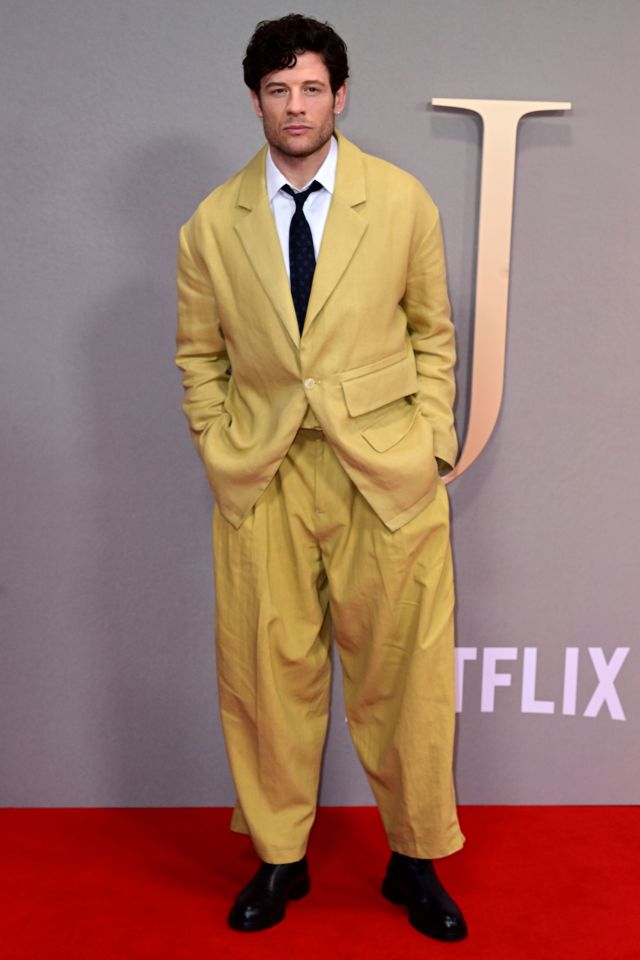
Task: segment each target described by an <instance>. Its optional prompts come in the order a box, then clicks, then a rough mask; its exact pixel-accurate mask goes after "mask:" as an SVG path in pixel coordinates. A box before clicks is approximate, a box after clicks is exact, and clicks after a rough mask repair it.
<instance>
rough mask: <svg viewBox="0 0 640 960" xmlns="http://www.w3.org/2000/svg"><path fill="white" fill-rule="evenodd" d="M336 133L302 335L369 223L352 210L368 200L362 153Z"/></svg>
mask: <svg viewBox="0 0 640 960" xmlns="http://www.w3.org/2000/svg"><path fill="white" fill-rule="evenodd" d="M336 136H337V138H338V167H337V170H336V184H335V189H334V193H333V200H332V201H331V207H330V209H329V216H328V217H327V224H326V226H325V229H324V234H323V237H322V244H321V246H320V253H319V255H318V262H317V264H316V269H315V273H314V275H313V286H312V287H311V296H310V298H309V306H308V308H307V316H306V319H305V322H304V330H303V335H304V333H305V332H306V331H307V330H308V328H309V327H310V326H311V324H312V323H313V321H314V320H315V318H316V317H317V315H318V314H319V313H320V311H321V310H322V308H323V306H324V305H325V303H326V302H327V300H328V299H329V297H330V296H331V294H332V293H333V291H334V289H335V287H336V286H337V284H338V281H339V280H340V278H341V277H342V275H343V273H344V272H345V270H346V269H347V267H348V266H349V263H350V261H351V259H352V257H353V255H354V253H355V252H356V250H357V249H358V246H359V245H360V241H361V240H362V238H363V236H364V234H365V232H366V229H367V226H368V223H367V221H366V220H365V218H364V216H363V215H362V213H360V212H358V211H357V210H356V209H355V208H356V207H358V206H359V205H360V204H363V203H365V201H366V199H367V195H366V190H365V181H364V170H363V164H362V155H361V153H360V150H359V149H358V148H357V147H356V146H354V144H352V143H350V142H349V141H348V140H346V139H345V137H343V136H342V135H341V134H340V133H337V134H336Z"/></svg>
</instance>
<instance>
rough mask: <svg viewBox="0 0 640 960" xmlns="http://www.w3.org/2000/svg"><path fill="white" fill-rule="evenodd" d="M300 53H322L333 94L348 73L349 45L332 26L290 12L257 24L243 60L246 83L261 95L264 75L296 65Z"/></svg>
mask: <svg viewBox="0 0 640 960" xmlns="http://www.w3.org/2000/svg"><path fill="white" fill-rule="evenodd" d="M298 53H318V54H320V56H321V57H322V59H323V60H324V62H325V65H326V67H327V70H328V71H329V82H330V83H331V90H332V92H333V93H334V94H335V92H336V91H337V90H338V89H339V88H340V87H341V86H342V84H343V83H344V82H345V80H346V79H347V77H348V76H349V62H348V60H347V46H346V44H345V42H344V40H342V39H341V38H340V37H339V36H338V34H337V33H336V32H335V30H334V29H333V27H332V26H331V25H330V24H328V23H321V22H320V21H319V20H314V19H313V17H303V16H302V15H301V14H299V13H290V14H288V15H287V16H286V17H281V18H280V19H279V20H261V21H260V23H259V24H258V25H257V27H256V29H255V30H254V32H253V36H252V37H251V40H250V41H249V45H248V47H247V53H246V56H245V58H244V60H243V61H242V67H243V70H244V82H245V83H246V85H247V86H248V87H249V89H250V90H253V92H254V93H257V94H259V93H260V81H261V80H262V78H263V77H264V76H266V74H268V73H273V71H274V70H284V69H285V68H286V67H294V66H295V64H296V54H298Z"/></svg>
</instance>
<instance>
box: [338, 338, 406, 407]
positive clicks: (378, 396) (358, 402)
mask: <svg viewBox="0 0 640 960" xmlns="http://www.w3.org/2000/svg"><path fill="white" fill-rule="evenodd" d="M381 363H384V364H385V365H384V366H381ZM341 380H342V389H343V391H344V399H345V403H346V404H347V409H348V411H349V413H350V414H351V416H352V417H359V416H360V414H362V413H368V412H369V411H370V410H377V409H378V407H384V405H385V404H387V403H392V402H393V401H394V400H399V399H400V398H401V397H406V396H409V395H410V394H412V393H416V391H417V389H418V377H417V374H416V365H415V361H414V360H413V358H412V357H409V356H407V354H406V353H405V352H404V351H402V353H399V354H394V356H392V357H388V358H386V359H385V360H384V361H376V362H375V363H371V364H367V366H366V367H360V368H359V369H358V370H350V371H349V372H347V373H345V374H343V375H342V377H341Z"/></svg>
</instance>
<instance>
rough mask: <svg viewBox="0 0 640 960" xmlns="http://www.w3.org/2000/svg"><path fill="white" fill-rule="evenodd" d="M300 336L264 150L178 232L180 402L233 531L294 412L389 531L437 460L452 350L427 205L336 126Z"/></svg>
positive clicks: (268, 472)
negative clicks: (330, 186)
mask: <svg viewBox="0 0 640 960" xmlns="http://www.w3.org/2000/svg"><path fill="white" fill-rule="evenodd" d="M337 137H338V165H337V171H336V183H335V191H334V196H333V200H332V203H331V208H330V211H329V216H328V218H327V223H326V227H325V231H324V235H323V239H322V244H321V247H320V253H319V256H318V260H317V263H316V269H315V274H314V278H313V286H312V290H311V296H310V299H309V305H308V308H307V315H306V320H305V325H304V330H303V332H302V334H301V333H300V330H299V329H298V323H297V319H296V314H295V310H294V307H293V301H292V298H291V291H290V288H289V280H288V277H287V273H286V269H285V266H284V263H283V259H282V255H281V252H280V245H279V242H278V236H277V232H276V229H275V224H274V221H273V215H272V212H271V208H270V204H269V200H268V198H267V194H266V189H265V153H266V147H265V148H263V150H262V151H261V152H260V153H259V154H258V155H257V156H256V157H254V159H253V160H252V161H251V162H250V163H249V165H248V166H247V167H246V168H245V169H244V170H243V171H241V172H240V173H239V174H237V175H236V176H234V177H232V178H231V179H230V180H228V181H227V182H226V183H224V184H223V185H222V186H220V187H218V188H217V189H216V190H214V191H213V193H212V194H210V195H209V197H207V198H206V199H205V200H204V201H203V202H202V204H201V205H200V206H199V207H198V209H197V210H196V212H195V214H194V215H193V216H192V217H191V219H190V220H189V221H188V223H187V224H185V226H184V227H183V228H182V230H181V234H180V253H179V263H178V336H177V343H178V352H177V356H176V362H177V364H178V366H179V367H180V368H181V369H182V371H183V383H184V387H185V395H184V404H183V409H184V412H185V414H186V416H187V418H188V421H189V425H190V428H191V433H192V437H193V440H194V443H195V445H196V447H197V449H198V451H199V453H200V455H201V457H202V459H203V462H204V465H205V469H206V472H207V476H208V479H209V483H210V485H211V489H212V490H213V493H214V496H215V498H216V502H217V504H218V506H219V508H220V510H221V511H222V513H223V515H224V516H225V517H226V519H227V520H229V522H230V523H232V524H233V525H234V526H236V527H239V526H240V524H241V523H242V521H243V519H244V518H245V517H246V516H247V514H248V513H249V511H250V510H251V508H252V506H253V505H254V504H255V502H256V500H257V499H258V497H259V496H260V495H261V494H262V493H263V492H264V490H266V488H267V486H268V484H269V483H270V482H271V480H272V478H273V477H274V475H275V473H276V471H277V469H278V467H279V466H280V464H281V462H282V460H283V459H284V457H285V456H286V453H287V450H288V449H289V447H290V446H291V443H292V441H293V438H294V436H295V434H296V431H297V430H298V428H299V427H300V425H301V424H302V422H303V419H304V417H305V413H306V411H307V410H309V409H310V410H311V411H312V413H313V417H314V418H315V419H316V420H317V422H318V424H319V425H320V427H321V428H322V431H323V433H324V434H325V436H326V437H327V439H328V441H329V443H330V444H331V446H332V447H333V449H334V451H335V453H336V456H337V457H338V459H339V460H340V462H341V464H342V466H343V468H344V469H345V470H346V472H347V474H348V475H349V477H350V478H351V480H352V481H353V482H354V483H355V485H356V486H357V487H358V489H359V490H360V492H361V493H362V495H363V496H364V497H365V499H366V500H367V501H368V503H369V504H370V505H371V507H372V508H373V509H374V511H375V512H376V513H377V514H378V516H379V517H380V518H381V519H382V521H383V522H384V523H385V524H386V525H387V526H388V527H389V529H391V530H395V529H397V528H398V527H400V526H402V524H403V523H406V522H407V521H409V520H411V519H412V517H414V516H416V515H417V514H418V513H419V512H420V510H422V509H423V507H425V506H426V505H427V504H428V503H429V502H430V501H431V500H432V499H433V496H434V495H435V490H436V484H437V479H438V471H437V466H436V460H435V457H437V458H439V459H440V460H441V461H442V462H444V463H445V464H449V465H452V464H453V463H454V462H455V458H456V454H457V443H456V437H455V431H454V426H453V413H452V403H453V398H454V390H455V386H454V378H453V364H454V361H455V344H454V333H453V326H452V324H451V319H450V308H449V300H448V296H447V287H446V276H445V265H444V256H443V248H442V238H441V231H440V222H439V217H438V211H437V209H436V207H435V205H434V203H433V201H432V200H431V198H430V197H429V196H428V194H427V193H426V191H425V190H424V188H423V187H422V185H421V184H420V183H419V182H418V181H417V180H416V179H415V178H414V177H412V176H411V175H410V174H408V173H405V172H404V171H402V170H399V169H398V168H397V167H394V166H392V165H391V164H389V163H386V162H385V161H383V160H380V159H378V158H377V157H372V156H369V155H367V154H365V153H363V152H362V151H360V150H359V149H358V148H357V147H356V146H354V145H353V144H352V143H350V142H349V141H348V140H346V139H345V138H344V137H343V136H341V135H340V134H338V135H337Z"/></svg>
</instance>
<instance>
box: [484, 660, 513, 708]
mask: <svg viewBox="0 0 640 960" xmlns="http://www.w3.org/2000/svg"><path fill="white" fill-rule="evenodd" d="M517 659H518V650H517V647H485V649H484V657H483V660H482V694H481V697H480V710H481V711H482V713H493V709H494V706H495V693H496V687H510V686H511V674H510V673H498V672H497V670H496V664H497V662H498V661H499V660H517Z"/></svg>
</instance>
